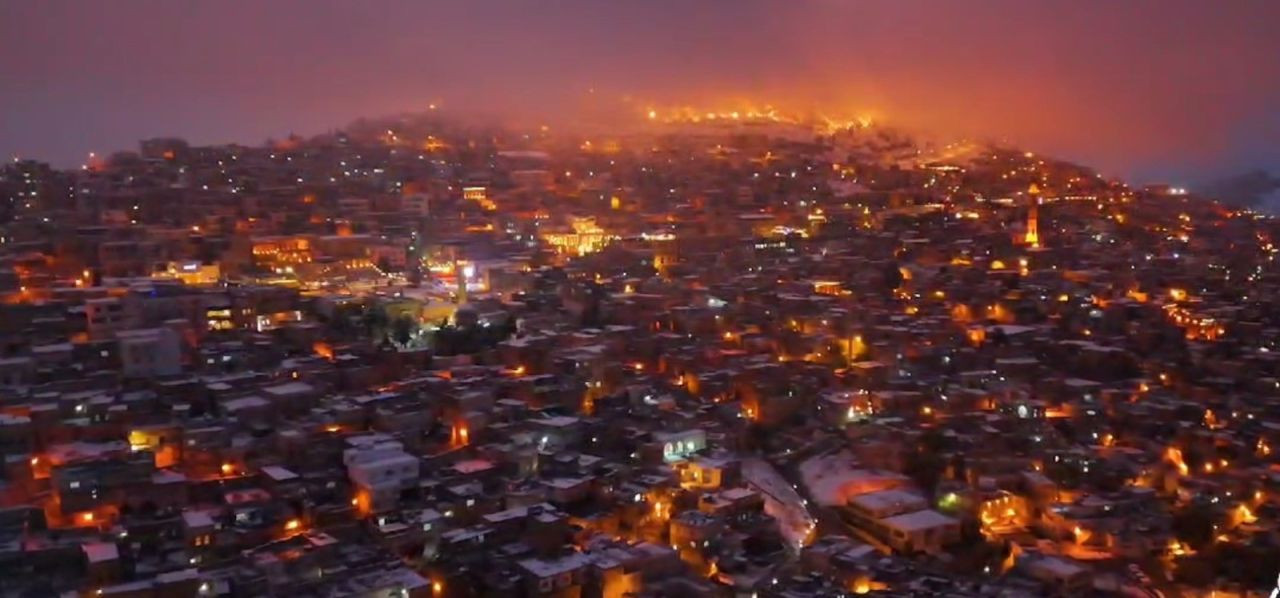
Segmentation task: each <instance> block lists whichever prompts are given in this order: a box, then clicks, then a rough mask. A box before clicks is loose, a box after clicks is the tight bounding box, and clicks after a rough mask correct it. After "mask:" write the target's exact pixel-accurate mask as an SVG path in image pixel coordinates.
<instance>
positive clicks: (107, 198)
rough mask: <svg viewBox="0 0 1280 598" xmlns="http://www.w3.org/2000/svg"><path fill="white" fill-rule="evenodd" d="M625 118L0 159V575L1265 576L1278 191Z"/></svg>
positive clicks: (485, 581) (931, 582) (693, 582)
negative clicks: (62, 166)
mask: <svg viewBox="0 0 1280 598" xmlns="http://www.w3.org/2000/svg"><path fill="white" fill-rule="evenodd" d="M647 116H648V118H647V119H643V118H642V119H641V120H644V121H646V122H645V125H644V126H643V127H640V128H631V129H627V132H626V133H618V134H617V135H616V136H608V135H592V136H585V135H583V134H572V133H562V132H560V131H552V130H551V129H550V128H548V127H541V128H538V129H535V130H532V131H518V130H504V129H498V128H486V127H478V126H472V125H463V124H459V123H458V122H456V121H450V120H448V119H445V118H443V117H441V116H439V115H438V114H436V113H435V112H430V113H428V114H427V115H423V116H416V117H405V118H402V119H397V120H390V121H366V122H361V123H358V124H356V125H353V126H351V127H349V128H347V129H345V130H343V131H339V132H334V133H331V134H327V135H322V136H318V137H315V138H310V139H302V138H296V137H293V138H289V139H286V140H282V141H274V142H270V143H268V144H266V145H264V146H262V147H245V146H238V145H228V146H209V147H197V146H192V145H189V144H188V143H186V142H185V141H182V140H180V139H151V140H146V141H143V142H142V143H141V145H140V147H139V150H138V151H136V152H121V153H117V154H114V155H111V156H107V157H98V156H92V157H91V159H90V160H89V161H88V162H87V163H86V164H85V165H84V166H83V168H81V169H78V170H73V171H59V170H55V169H51V168H49V167H47V166H45V165H42V164H39V163H35V162H30V161H20V162H14V163H11V164H6V165H4V166H3V167H2V168H0V296H2V297H3V302H2V303H0V455H2V456H3V458H4V463H3V470H2V471H0V594H3V595H14V596H47V595H80V596H109V597H117V598H125V597H128V598H134V597H138V598H143V597H155V598H160V597H170V596H174V597H176V596H236V597H239V596H260V595H287V596H346V595H358V596H379V597H393V596H413V597H467V596H497V595H504V596H560V597H574V598H576V597H584V598H602V597H608V598H621V597H625V596H636V597H658V596H677V597H678V596H726V597H728V596H743V597H746V596H751V597H758V598H766V597H767V598H805V597H818V596H839V595H853V594H873V595H881V596H975V597H976V596H992V597H995V596H1001V597H1004V596H1036V595H1061V596H1079V595H1085V594H1089V593H1099V594H1122V593H1123V594H1127V595H1149V596H1160V595H1190V596H1196V595H1209V592H1217V595H1231V593H1236V594H1243V593H1245V592H1248V591H1255V592H1265V591H1267V590H1269V589H1270V588H1271V587H1272V585H1273V584H1274V580H1275V574H1276V571H1275V570H1274V564H1275V563H1276V562H1280V536H1278V535H1277V528H1276V527H1275V526H1276V522H1277V513H1280V507H1278V505H1280V501H1278V500H1277V499H1278V498H1280V495H1277V492H1280V467H1278V466H1277V461H1276V459H1277V457H1280V455H1278V456H1273V455H1272V451H1273V447H1276V448H1280V346H1276V339H1277V330H1278V329H1280V328H1278V325H1280V298H1278V297H1280V295H1278V294H1277V293H1276V290H1277V282H1278V281H1280V277H1278V276H1277V274H1278V270H1277V268H1276V266H1275V264H1274V256H1275V254H1276V252H1277V248H1276V247H1275V246H1274V245H1273V238H1274V236H1275V235H1276V234H1277V226H1276V224H1275V222H1274V221H1273V220H1272V219H1271V218H1269V217H1264V216H1261V215H1258V214H1254V213H1251V212H1248V211H1242V210H1233V209H1228V208H1226V207H1224V206H1222V205H1220V204H1218V203H1215V202H1213V201H1211V200H1210V199H1206V198H1201V197H1196V196H1194V195H1189V194H1186V193H1185V192H1184V191H1183V190H1181V189H1171V188H1167V187H1147V188H1141V189H1138V188H1130V187H1129V186H1126V185H1125V184H1123V183H1122V182H1120V181H1115V180H1109V179H1106V178H1103V177H1101V176H1100V175H1098V174H1097V173H1095V172H1093V171H1091V170H1089V169H1088V168H1085V167H1081V166H1077V165H1074V164H1070V163H1066V162H1062V161H1059V160H1054V159H1050V158H1047V157H1041V156H1037V155H1034V154H1031V153H1026V152H1024V151H1022V150H1015V149H1011V148H1005V147H993V146H987V145H982V144H975V143H958V144H953V145H948V146H941V147H935V146H930V145H927V144H922V143H917V142H915V141H913V140H912V139H911V138H910V137H909V136H907V135H904V134H901V133H897V132H895V131H893V130H890V129H885V128H882V127H879V126H878V125H873V124H871V123H869V122H856V121H855V122H848V123H838V122H832V121H830V120H822V121H820V122H810V120H808V119H802V118H790V117H783V116H781V115H779V114H778V113H777V111H775V110H773V109H768V110H760V111H743V112H741V113H739V112H726V113H717V112H702V111H690V110H678V111H671V112H670V113H668V112H666V111H664V112H659V111H657V110H654V111H649V112H648V114H647ZM620 130H621V129H620Z"/></svg>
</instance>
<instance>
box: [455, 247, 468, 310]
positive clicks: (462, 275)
mask: <svg viewBox="0 0 1280 598" xmlns="http://www.w3.org/2000/svg"><path fill="white" fill-rule="evenodd" d="M469 270H471V265H470V264H467V265H465V266H464V265H462V262H460V261H458V256H457V254H455V255H454V256H453V276H454V278H456V279H457V281H458V305H466V304H467V278H468V276H467V274H468V271H469Z"/></svg>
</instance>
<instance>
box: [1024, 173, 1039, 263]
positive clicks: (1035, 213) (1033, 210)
mask: <svg viewBox="0 0 1280 598" xmlns="http://www.w3.org/2000/svg"><path fill="white" fill-rule="evenodd" d="M1027 195H1029V196H1031V207H1030V208H1029V209H1028V210H1027V232H1026V233H1024V234H1023V238H1022V242H1023V243H1025V244H1026V245H1027V246H1029V247H1039V246H1040V227H1039V223H1038V220H1039V217H1040V214H1039V209H1040V187H1038V186H1036V184H1035V183H1031V187H1030V188H1028V189H1027Z"/></svg>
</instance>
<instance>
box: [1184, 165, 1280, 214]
mask: <svg viewBox="0 0 1280 598" xmlns="http://www.w3.org/2000/svg"><path fill="white" fill-rule="evenodd" d="M1195 190H1196V192H1197V193H1200V194H1203V195H1205V196H1206V197H1211V198H1214V199H1217V200H1219V201H1221V202H1222V203H1225V204H1228V205H1231V206H1235V207H1240V208H1256V209H1259V210H1266V211H1270V212H1280V177H1278V176H1275V175H1272V174H1271V173H1269V172H1267V171H1265V170H1251V171H1249V172H1245V173H1242V174H1237V175H1234V176H1229V177H1225V178H1221V179H1217V180H1213V181H1209V182H1207V183H1204V184H1201V185H1199V186H1197V187H1196V189H1195Z"/></svg>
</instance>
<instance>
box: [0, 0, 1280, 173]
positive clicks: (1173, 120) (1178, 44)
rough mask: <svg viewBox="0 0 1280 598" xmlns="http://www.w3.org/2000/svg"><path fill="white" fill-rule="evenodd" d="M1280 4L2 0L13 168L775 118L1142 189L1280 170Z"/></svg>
mask: <svg viewBox="0 0 1280 598" xmlns="http://www.w3.org/2000/svg"><path fill="white" fill-rule="evenodd" d="M1277 23H1280V5H1278V4H1276V3H1274V2H1228V3H1208V2H1198V1H1194V0H1177V1H1172V2H1154V1H1150V2H1124V3H1115V2H1100V1H1086V2H1070V3H1067V2H1061V3H1040V2H1034V3H1032V2H1015V1H1004V0H997V1H992V2H981V3H954V2H910V3H898V2H871V3H856V2H835V1H808V0H805V1H798V2H785V3H778V2H763V1H756V0H748V1H745V2H744V1H711V2H675V1H667V0H659V1H654V2H594V1H561V2H532V1H516V2H494V1H479V2H477V1H444V2H410V1H400V0H387V1H382V2H377V3H375V4H367V3H360V2H329V1H323V2H312V1H291V0H286V1H279V2H266V3H259V2H229V3H204V2H188V1H179V2H170V1H152V0H129V1H125V2H112V3H86V2H78V1H68V0H53V1H51V2H7V3H5V4H4V6H2V7H0V34H2V35H0V47H2V48H3V52H2V53H0V80H2V81H4V83H3V84H0V110H3V112H4V114H5V118H4V119H0V153H2V154H4V155H21V156H25V157H31V158H37V159H45V160H52V161H53V162H55V163H57V164H61V165H76V164H79V163H80V162H82V161H83V158H84V156H85V154H86V152H88V151H99V152H109V151H113V150H116V149H121V148H125V147H129V146H131V145H132V144H133V143H134V142H135V141H136V140H137V139H139V138H142V137H147V136H154V135H161V134H179V135H184V136H187V137H189V138H191V139H192V140H194V141H199V142H230V141H236V142H241V143H257V142H260V141H261V140H263V139H265V138H267V137H269V136H274V137H280V136H283V135H285V134H287V133H290V132H296V133H299V134H313V133H319V132H323V131H325V130H328V129H330V128H333V127H338V126H342V125H344V124H346V123H348V122H349V121H351V120H353V119H354V118H357V117H368V116H375V117H376V116H382V115H387V114H394V113H400V112H405V111H416V110H421V109H423V107H424V106H425V105H426V104H428V103H429V102H438V103H440V104H441V105H444V106H448V107H451V108H453V109H455V110H460V109H463V108H465V109H468V110H477V109H483V110H485V111H486V112H487V113H488V114H490V115H498V116H503V117H526V118H531V119H539V120H545V121H548V122H560V123H572V122H574V121H575V120H577V119H580V118H581V117H582V115H581V114H580V109H581V107H582V106H583V105H584V103H585V102H586V98H585V97H584V96H585V95H586V94H587V90H589V89H595V90H596V93H597V94H598V96H599V97H600V98H604V100H597V101H607V100H616V99H618V98H621V97H623V96H630V97H633V98H637V99H640V100H644V101H660V102H665V103H676V104H706V103H708V102H717V101H718V102H724V101H728V100H745V101H751V102H755V103H763V102H771V103H773V104H774V105H786V106H790V107H793V108H796V109H808V108H815V109H822V110H828V111H831V110H835V111H840V112H859V113H864V112H865V113H872V114H876V115H877V116H878V117H880V118H881V119H882V120H884V121H885V122H887V123H891V124H896V125H899V126H909V127H914V128H917V129H920V130H922V131H925V132H928V133H931V134H937V135H944V136H952V137H955V136H976V137H980V138H984V139H986V138H991V139H1008V140H1010V141H1013V142H1015V143H1018V144H1021V145H1024V146H1027V147H1034V148H1036V149H1038V150H1041V151H1045V152H1050V153H1054V154H1056V155H1061V156H1064V157H1068V158H1072V159H1076V160H1079V161H1081V162H1085V163H1089V164H1092V165H1095V166H1097V167H1099V168H1101V169H1102V170H1103V171H1104V172H1107V173H1109V174H1115V175H1121V176H1125V177H1129V178H1132V179H1134V180H1135V181H1136V182H1143V181H1152V180H1165V181H1169V182H1173V183H1181V184H1186V183H1188V182H1192V181H1198V180H1203V179H1206V178H1212V177H1214V176H1220V175H1231V174H1235V173H1238V172H1242V171H1246V170H1250V169H1256V168H1263V169H1272V170H1274V169H1275V168H1276V163H1277V161H1278V159H1280V150H1277V149H1276V148H1277V144H1276V143H1275V141H1276V139H1280V114H1278V113H1277V111H1276V108H1275V106H1277V105H1280V62H1278V61H1277V60H1275V56H1276V55H1278V54H1280V35H1277V31H1276V27H1277Z"/></svg>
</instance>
